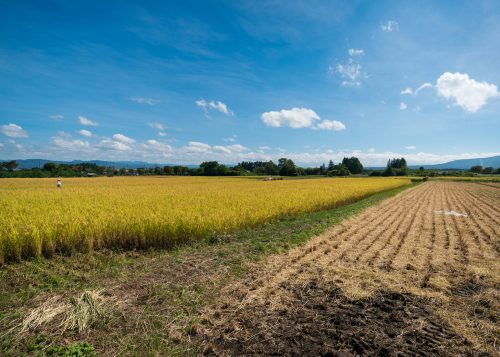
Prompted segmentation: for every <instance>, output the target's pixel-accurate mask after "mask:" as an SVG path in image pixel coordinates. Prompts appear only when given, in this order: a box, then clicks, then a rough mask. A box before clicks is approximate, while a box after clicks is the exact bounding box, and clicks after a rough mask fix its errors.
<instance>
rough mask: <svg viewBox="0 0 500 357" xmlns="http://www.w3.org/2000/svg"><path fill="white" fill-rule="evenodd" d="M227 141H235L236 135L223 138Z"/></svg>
mask: <svg viewBox="0 0 500 357" xmlns="http://www.w3.org/2000/svg"><path fill="white" fill-rule="evenodd" d="M223 140H224V141H225V142H227V143H234V142H235V141H236V135H233V136H230V137H229V138H224V139H223Z"/></svg>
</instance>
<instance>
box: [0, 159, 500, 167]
mask: <svg viewBox="0 0 500 357" xmlns="http://www.w3.org/2000/svg"><path fill="white" fill-rule="evenodd" d="M0 161H8V160H0ZM16 161H17V164H18V165H19V166H18V167H19V168H21V169H31V168H34V167H40V168H41V167H43V165H44V164H45V163H47V162H54V163H57V164H74V165H77V164H81V163H93V164H96V165H98V166H106V167H114V168H117V169H121V168H124V169H137V168H139V167H143V168H150V167H157V166H162V167H163V166H174V164H154V163H150V162H144V161H101V160H89V161H82V160H73V161H58V160H55V161H54V160H44V159H26V160H16ZM477 165H481V166H482V167H489V166H491V167H493V168H495V169H496V168H499V167H500V156H492V157H485V158H477V159H464V160H454V161H450V162H446V163H444V164H435V165H410V168H412V169H418V168H419V167H420V166H423V167H424V168H426V169H436V170H451V169H457V170H468V169H470V168H471V166H477ZM183 166H187V167H191V168H192V167H198V166H199V165H183ZM367 169H383V167H367Z"/></svg>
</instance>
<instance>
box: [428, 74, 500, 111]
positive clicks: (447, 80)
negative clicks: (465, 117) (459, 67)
mask: <svg viewBox="0 0 500 357" xmlns="http://www.w3.org/2000/svg"><path fill="white" fill-rule="evenodd" d="M436 89H437V93H438V95H440V96H441V97H443V98H445V99H446V100H451V101H453V104H454V105H456V106H459V107H461V108H462V109H464V110H465V111H467V112H469V113H475V112H477V111H478V110H479V109H481V108H482V107H483V106H484V105H486V103H487V102H488V99H490V98H494V97H498V96H500V93H499V92H498V90H497V86H496V85H494V84H491V83H487V82H479V81H476V80H474V79H472V78H470V77H469V75H468V74H467V73H459V72H456V73H450V72H445V73H443V74H442V75H441V76H440V77H439V78H438V80H437V82H436Z"/></svg>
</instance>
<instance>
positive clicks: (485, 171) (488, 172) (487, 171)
mask: <svg viewBox="0 0 500 357" xmlns="http://www.w3.org/2000/svg"><path fill="white" fill-rule="evenodd" d="M492 173H493V167H491V166H489V167H485V168H484V169H483V174H486V175H491V174H492Z"/></svg>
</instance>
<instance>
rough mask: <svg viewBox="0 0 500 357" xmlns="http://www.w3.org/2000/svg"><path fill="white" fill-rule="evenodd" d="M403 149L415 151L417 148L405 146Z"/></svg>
mask: <svg viewBox="0 0 500 357" xmlns="http://www.w3.org/2000/svg"><path fill="white" fill-rule="evenodd" d="M405 149H406V150H416V149H417V147H416V146H415V145H408V146H405Z"/></svg>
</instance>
